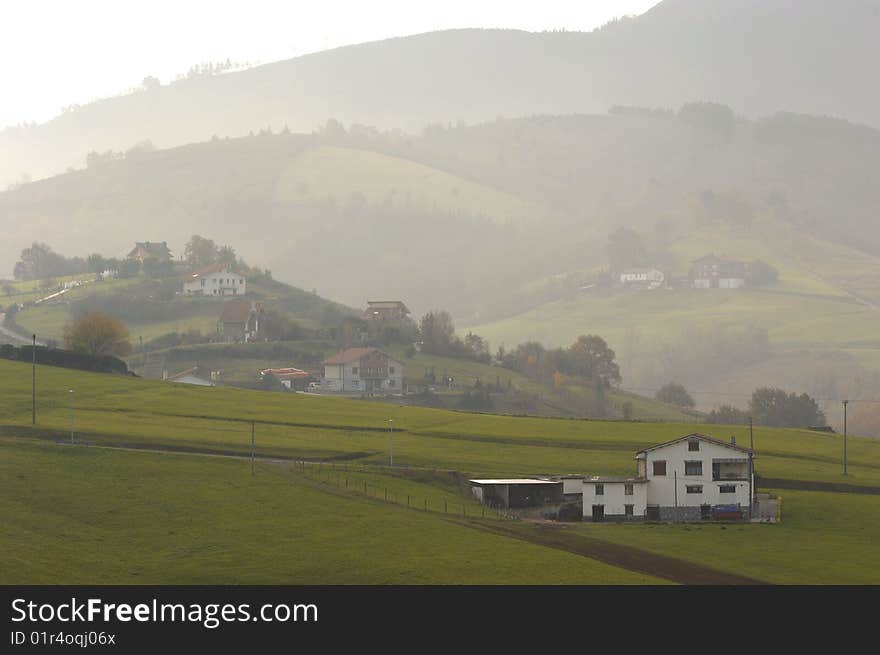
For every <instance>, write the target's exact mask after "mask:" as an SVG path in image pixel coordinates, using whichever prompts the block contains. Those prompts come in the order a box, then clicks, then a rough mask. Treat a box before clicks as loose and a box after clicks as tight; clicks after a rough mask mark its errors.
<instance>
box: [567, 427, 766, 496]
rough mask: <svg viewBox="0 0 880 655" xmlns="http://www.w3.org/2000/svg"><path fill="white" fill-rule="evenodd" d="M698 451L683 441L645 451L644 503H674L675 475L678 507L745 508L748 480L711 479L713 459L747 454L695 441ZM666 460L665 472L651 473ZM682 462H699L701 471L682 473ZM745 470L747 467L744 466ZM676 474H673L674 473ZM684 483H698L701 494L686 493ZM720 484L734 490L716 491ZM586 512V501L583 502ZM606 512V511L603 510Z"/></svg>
mask: <svg viewBox="0 0 880 655" xmlns="http://www.w3.org/2000/svg"><path fill="white" fill-rule="evenodd" d="M699 444H700V450H699V451H696V452H691V451H689V450H688V441H687V440H683V441H680V442H678V443H674V444H670V445H668V446H665V447H664V448H659V449H657V450H650V451H648V452H647V453H646V458H647V477H648V484H647V486H648V504H650V505H659V506H661V507H673V506H674V505H675V504H676V492H675V490H676V477H677V478H678V480H677V490H678V499H677V503H678V506H679V507H684V506H694V507H696V506H699V505H705V504H708V505H735V504H737V503H739V504H740V505H743V506H746V507H748V506H749V504H750V502H749V482H748V480H742V481H731V480H728V481H713V480H712V460H713V459H741V460H743V461H744V462H748V455H747V454H746V453H743V452H741V451H738V450H731V449H729V448H725V447H723V446H720V445H718V444H714V443H709V442H706V441H699ZM660 460H664V461H666V475H665V476H656V475H654V465H653V464H654V462H655V461H660ZM685 461H701V462H702V463H703V472H702V474H700V475H685ZM746 470H748V468H746ZM676 474H677V476H676ZM688 485H702V487H703V490H702V493H697V494H689V493H687V489H686V487H687V486H688ZM721 485H734V487H735V489H736V491H735V493H724V494H722V493H720V491H719V489H720V487H721ZM584 507H585V510H584V511H586V502H585V503H584ZM606 513H607V510H606Z"/></svg>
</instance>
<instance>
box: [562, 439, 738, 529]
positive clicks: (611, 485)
mask: <svg viewBox="0 0 880 655" xmlns="http://www.w3.org/2000/svg"><path fill="white" fill-rule="evenodd" d="M635 460H636V474H635V475H634V476H632V477H602V476H589V477H583V478H582V479H581V489H582V499H583V517H584V520H585V521H597V522H598V521H639V520H648V521H700V520H713V519H749V518H750V516H751V510H752V505H753V498H754V496H755V480H754V478H755V467H754V454H753V453H752V451H751V450H750V449H748V448H743V447H741V446H738V445H737V444H736V441H735V439H733V438H731V441H730V442H726V441H720V440H718V439H713V438H712V437H709V436H706V435H704V434H697V433H694V434H689V435H686V436H683V437H679V438H678V439H674V440H672V441H667V442H665V443H661V444H657V445H656V446H651V447H650V448H645V449H644V450H641V451H639V452H638V453H636V456H635ZM568 486H569V489H570V491H574V486H575V483H574V482H573V480H572V479H571V477H569V479H568Z"/></svg>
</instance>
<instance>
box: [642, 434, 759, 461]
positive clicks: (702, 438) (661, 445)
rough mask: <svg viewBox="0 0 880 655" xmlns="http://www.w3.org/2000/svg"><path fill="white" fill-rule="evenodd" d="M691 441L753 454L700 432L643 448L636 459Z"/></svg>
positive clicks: (746, 449)
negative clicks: (697, 440)
mask: <svg viewBox="0 0 880 655" xmlns="http://www.w3.org/2000/svg"><path fill="white" fill-rule="evenodd" d="M689 439H699V440H700V441H705V442H707V443H712V444H715V445H716V446H723V447H724V448H729V449H730V450H736V451H739V452H741V453H750V452H752V451H751V449H749V448H743V447H742V446H737V445H736V444H732V443H730V442H729V441H721V440H720V439H714V438H712V437H708V436H706V435H705V434H700V433H699V432H693V433H691V434H686V435H684V436H683V437H678V439H673V440H671V441H664V442H663V443H658V444H657V445H656V446H651V447H649V448H643V449H642V450H640V451H639V452H637V453H636V457H638V456H639V455H641V454H642V453H646V452H648V451H650V450H657V449H659V448H665V447H666V446H671V445H672V444H676V443H678V442H680V441H686V440H689Z"/></svg>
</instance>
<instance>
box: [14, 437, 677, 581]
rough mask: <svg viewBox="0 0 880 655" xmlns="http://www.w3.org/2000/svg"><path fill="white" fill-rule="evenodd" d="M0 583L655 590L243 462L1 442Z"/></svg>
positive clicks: (613, 572) (455, 523)
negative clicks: (0, 525)
mask: <svg viewBox="0 0 880 655" xmlns="http://www.w3.org/2000/svg"><path fill="white" fill-rule="evenodd" d="M0 452H2V457H0V470H2V475H0V511H2V516H3V519H4V520H3V524H4V529H3V531H2V537H0V541H2V548H3V555H4V556H3V566H2V569H0V583H3V584H110V583H113V584H218V583H227V584H285V583H287V584H418V583H432V584H456V583H462V582H468V583H473V584H480V583H482V584H500V583H505V584H508V583H509V584H515V583H520V584H559V583H580V584H640V583H659V582H662V581H660V580H657V579H655V578H651V577H650V576H645V575H639V574H634V573H630V572H628V571H624V570H621V569H619V568H615V567H612V566H608V565H604V564H601V563H599V562H595V561H593V560H590V559H587V558H583V557H577V556H575V555H571V554H568V553H564V552H560V551H558V550H553V549H550V548H542V547H540V546H534V545H530V544H523V543H521V542H517V541H513V540H510V539H506V538H503V537H498V536H495V535H491V534H486V533H485V532H481V531H477V530H474V529H470V528H468V527H467V526H466V525H465V524H463V523H462V522H460V521H459V520H458V519H457V518H456V519H453V518H452V517H451V516H445V515H443V514H439V513H437V512H427V513H426V512H424V511H420V510H418V509H407V508H406V507H405V506H402V505H399V504H392V503H385V502H384V501H379V500H373V499H368V498H363V497H358V496H356V495H353V494H338V493H333V492H332V490H329V489H327V488H322V485H321V484H320V483H314V482H312V481H311V480H308V479H303V478H301V477H297V476H294V475H291V474H289V473H285V472H284V471H283V470H281V469H278V468H277V467H266V466H261V467H260V469H259V470H258V472H257V475H255V476H251V475H250V467H249V465H248V464H247V463H245V462H240V461H230V460H222V459H216V458H215V459H210V458H204V457H197V456H186V455H156V454H150V453H130V452H125V453H123V452H114V451H106V450H99V449H94V448H93V449H87V448H63V447H60V446H55V445H51V444H38V443H32V442H28V441H22V440H19V439H0Z"/></svg>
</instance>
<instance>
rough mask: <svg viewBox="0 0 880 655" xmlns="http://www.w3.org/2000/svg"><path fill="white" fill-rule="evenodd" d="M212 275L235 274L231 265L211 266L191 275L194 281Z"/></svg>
mask: <svg viewBox="0 0 880 655" xmlns="http://www.w3.org/2000/svg"><path fill="white" fill-rule="evenodd" d="M211 273H235V271H233V270H232V267H231V266H230V265H229V264H211V265H210V266H205V267H204V268H200V269H198V270H196V271H193V272H192V273H190V277H191V278H192V279H196V278H200V277H205V276H206V275H210V274H211Z"/></svg>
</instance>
